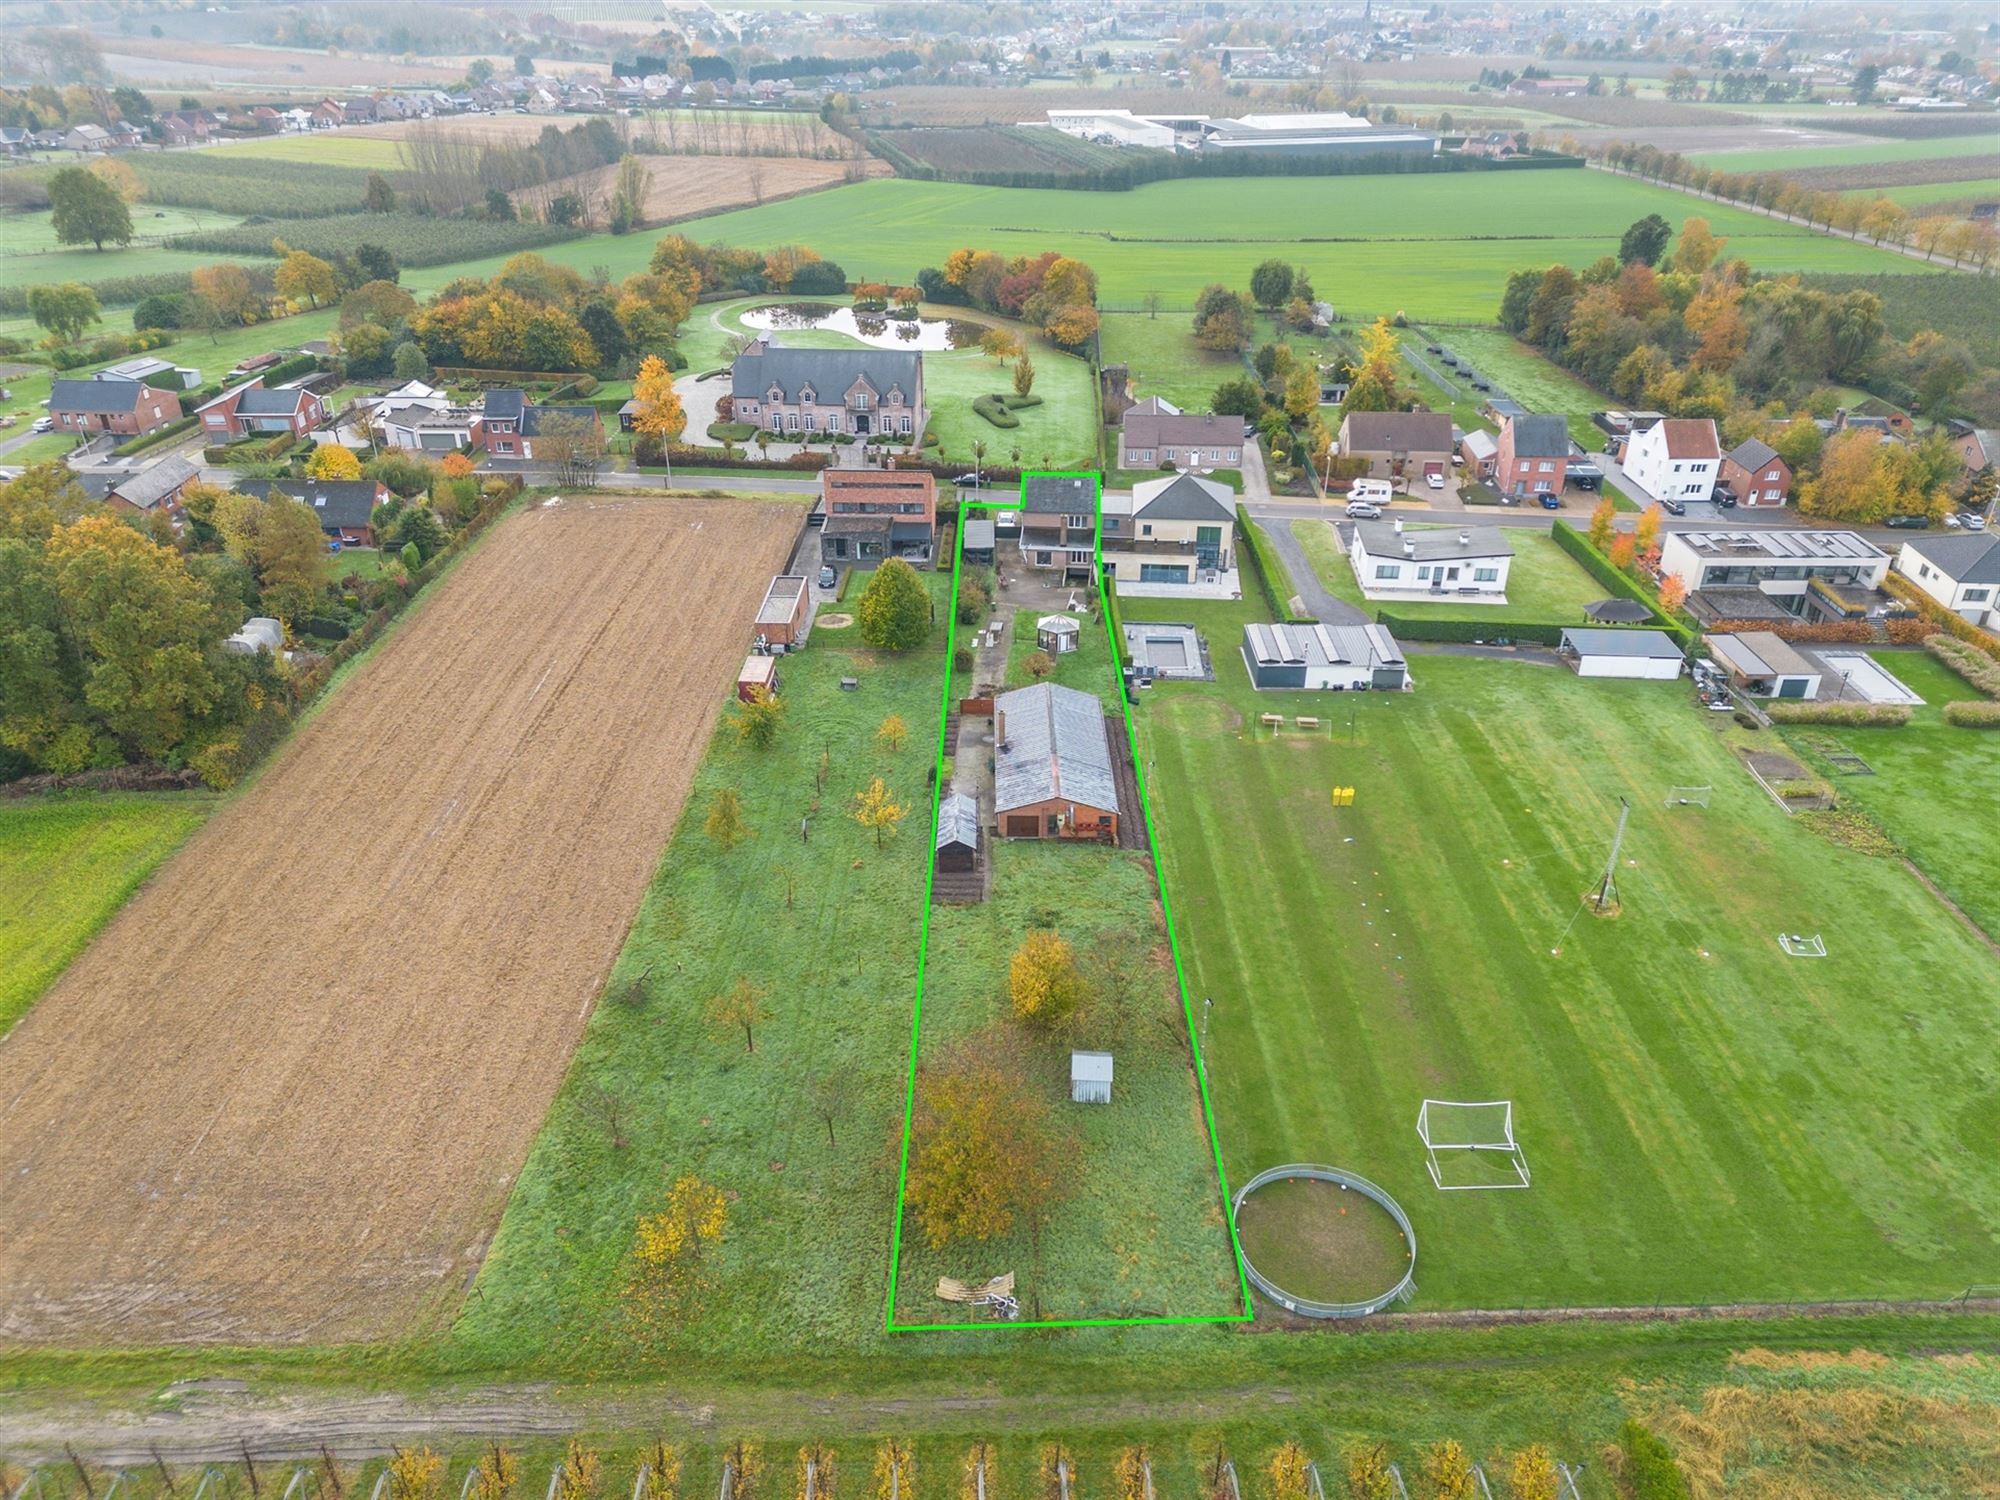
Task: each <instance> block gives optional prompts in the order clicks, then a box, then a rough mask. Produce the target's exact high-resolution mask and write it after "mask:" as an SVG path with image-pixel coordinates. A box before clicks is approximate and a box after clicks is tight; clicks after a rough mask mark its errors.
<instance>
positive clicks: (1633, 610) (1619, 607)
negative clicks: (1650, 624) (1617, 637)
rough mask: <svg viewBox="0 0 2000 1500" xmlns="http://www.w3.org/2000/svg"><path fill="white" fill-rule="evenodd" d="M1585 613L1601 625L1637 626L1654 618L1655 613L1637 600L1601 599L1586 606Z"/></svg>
mask: <svg viewBox="0 0 2000 1500" xmlns="http://www.w3.org/2000/svg"><path fill="white" fill-rule="evenodd" d="M1583 612H1584V613H1585V614H1587V615H1589V616H1590V618H1591V619H1593V620H1595V621H1597V622H1598V623H1599V624H1600V625H1637V624H1639V623H1640V622H1641V621H1645V620H1650V619H1652V618H1653V612H1652V611H1651V610H1650V609H1648V608H1646V606H1645V605H1643V604H1641V603H1640V602H1639V601H1638V600H1637V599H1599V600H1598V601H1597V602H1596V603H1595V604H1586V605H1584V607H1583Z"/></svg>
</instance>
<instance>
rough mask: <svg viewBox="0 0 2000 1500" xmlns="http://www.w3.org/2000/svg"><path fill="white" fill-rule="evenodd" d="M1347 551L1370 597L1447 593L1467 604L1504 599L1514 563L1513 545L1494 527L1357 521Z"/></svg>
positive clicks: (1362, 586)
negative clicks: (1508, 575) (1412, 524)
mask: <svg viewBox="0 0 2000 1500" xmlns="http://www.w3.org/2000/svg"><path fill="white" fill-rule="evenodd" d="M1347 555H1348V558H1349V560H1350V561H1351V562H1352V563H1353V564H1354V577H1355V579H1356V581H1357V582H1359V583H1360V585H1361V592H1362V593H1363V594H1364V595H1366V596H1367V597H1368V598H1370V599H1394V598H1420V597H1425V596H1429V595H1438V594H1450V595H1452V596H1453V597H1454V598H1458V599H1461V600H1462V601H1463V602H1465V603H1469V604H1505V603H1506V602H1507V574H1508V571H1509V570H1510V569H1511V568H1512V567H1513V565H1514V549H1513V548H1512V547H1511V546H1509V545H1508V543H1507V538H1506V537H1505V536H1504V535H1502V533H1501V531H1500V528H1499V527H1497V526H1407V527H1406V526H1404V525H1403V523H1402V522H1401V521H1391V522H1382V521H1361V522H1357V523H1356V525H1355V527H1354V540H1353V542H1352V543H1351V544H1350V545H1349V547H1348V549H1347Z"/></svg>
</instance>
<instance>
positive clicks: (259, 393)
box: [236, 386, 307, 417]
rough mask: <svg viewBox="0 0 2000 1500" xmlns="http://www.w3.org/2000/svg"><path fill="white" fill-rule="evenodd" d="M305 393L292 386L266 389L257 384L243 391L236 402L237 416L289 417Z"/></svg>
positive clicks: (296, 409)
mask: <svg viewBox="0 0 2000 1500" xmlns="http://www.w3.org/2000/svg"><path fill="white" fill-rule="evenodd" d="M306 395H307V393H306V392H305V391H303V390H300V389H298V388H297V387H293V388H291V389H289V390H285V389H280V390H275V391H272V390H266V389H264V387H262V386H257V387H256V388H254V389H252V390H247V391H245V392H244V393H243V396H242V399H241V400H239V401H238V402H237V403H236V415H237V416H239V417H289V416H291V415H293V414H294V413H295V412H297V411H298V409H299V406H300V403H302V402H303V401H304V400H305V398H306Z"/></svg>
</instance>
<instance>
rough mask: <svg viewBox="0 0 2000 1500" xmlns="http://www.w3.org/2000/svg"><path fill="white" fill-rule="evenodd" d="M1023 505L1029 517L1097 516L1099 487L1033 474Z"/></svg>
mask: <svg viewBox="0 0 2000 1500" xmlns="http://www.w3.org/2000/svg"><path fill="white" fill-rule="evenodd" d="M828 472H829V473H831V472H832V471H831V470H828ZM1021 503H1022V505H1023V507H1024V508H1025V509H1026V510H1027V511H1028V513H1029V514H1030V515H1038V516H1047V515H1067V516H1095V515H1096V514H1097V485H1096V483H1095V482H1094V481H1092V480H1089V479H1078V478H1075V477H1073V476H1063V475H1055V474H1031V475H1029V476H1028V478H1027V479H1026V480H1024V481H1023V482H1022V486H1021Z"/></svg>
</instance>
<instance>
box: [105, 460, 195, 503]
mask: <svg viewBox="0 0 2000 1500" xmlns="http://www.w3.org/2000/svg"><path fill="white" fill-rule="evenodd" d="M200 478H201V470H199V469H197V468H196V467H195V466H194V465H193V464H191V463H189V462H188V461H187V460H186V459H184V458H163V459H161V460H160V461H159V462H158V463H156V464H151V465H149V466H147V467H146V468H143V469H141V470H139V471H138V472H137V473H135V474H127V475H124V476H123V477H121V478H119V479H116V480H114V481H113V482H112V484H111V486H110V487H109V488H108V489H107V490H105V492H104V503H105V504H106V505H109V506H112V507H114V508H115V509H118V510H125V511H132V512H134V513H136V514H138V515H142V516H150V515H156V514H161V515H168V516H172V515H177V514H179V512H180V508H181V497H182V496H183V495H185V494H186V493H187V489H188V486H189V485H191V484H193V483H194V482H195V481H196V480H198V479H200Z"/></svg>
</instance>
